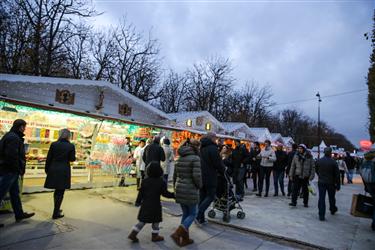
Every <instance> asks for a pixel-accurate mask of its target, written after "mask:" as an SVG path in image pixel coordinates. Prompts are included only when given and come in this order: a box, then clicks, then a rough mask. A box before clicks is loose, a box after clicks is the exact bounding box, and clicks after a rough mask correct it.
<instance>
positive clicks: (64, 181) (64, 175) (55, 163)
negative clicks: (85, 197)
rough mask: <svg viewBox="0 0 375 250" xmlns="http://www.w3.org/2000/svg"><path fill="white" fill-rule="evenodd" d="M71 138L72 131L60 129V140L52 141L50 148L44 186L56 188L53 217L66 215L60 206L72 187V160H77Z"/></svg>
mask: <svg viewBox="0 0 375 250" xmlns="http://www.w3.org/2000/svg"><path fill="white" fill-rule="evenodd" d="M69 140H70V131H69V130H68V129H62V130H61V131H60V138H59V140H58V141H56V142H54V143H52V144H51V146H50V148H49V150H48V155H47V160H46V165H45V172H46V174H47V178H46V181H45V183H44V187H45V188H50V189H55V192H54V194H53V198H54V209H53V214H52V218H53V219H59V218H62V217H64V215H63V214H62V213H61V210H60V207H61V203H62V201H63V198H64V193H65V189H70V176H71V174H70V162H72V161H75V160H76V155H75V147H74V145H73V144H72V143H70V142H69Z"/></svg>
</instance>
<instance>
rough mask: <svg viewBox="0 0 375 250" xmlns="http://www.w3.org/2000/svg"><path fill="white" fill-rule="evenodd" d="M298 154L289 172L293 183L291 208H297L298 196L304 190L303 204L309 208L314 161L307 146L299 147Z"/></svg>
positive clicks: (301, 145)
mask: <svg viewBox="0 0 375 250" xmlns="http://www.w3.org/2000/svg"><path fill="white" fill-rule="evenodd" d="M297 150H298V152H297V153H296V155H295V156H294V158H293V161H292V165H291V168H290V172H289V178H290V179H291V180H292V181H293V184H294V185H293V194H292V202H291V203H290V204H289V206H293V207H295V206H296V205H297V198H298V194H299V192H300V190H301V188H302V193H303V204H304V206H305V207H308V206H309V205H308V203H309V189H308V185H309V181H311V180H313V179H314V176H315V167H314V159H313V157H312V155H311V153H310V152H309V151H307V148H306V145H305V144H300V145H299V146H298V149H297Z"/></svg>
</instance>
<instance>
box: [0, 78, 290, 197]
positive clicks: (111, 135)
mask: <svg viewBox="0 0 375 250" xmlns="http://www.w3.org/2000/svg"><path fill="white" fill-rule="evenodd" d="M15 119H24V120H26V121H27V123H28V126H27V129H26V132H25V134H26V136H25V144H26V151H27V164H26V166H27V170H26V175H25V178H24V185H23V186H24V191H26V192H34V191H40V190H41V189H42V186H43V181H44V178H45V173H44V164H45V159H46V156H47V152H48V149H49V146H50V144H51V142H53V141H55V140H56V139H57V138H58V131H59V130H60V129H62V128H68V129H69V130H70V131H71V132H72V137H71V138H72V143H74V144H75V146H76V155H77V161H76V162H74V164H73V166H72V187H75V188H84V187H93V186H96V187H104V186H113V185H116V182H117V181H118V178H117V176H118V175H129V174H132V171H133V164H132V160H131V158H130V157H129V154H130V153H129V151H130V150H129V147H130V148H132V149H134V148H135V147H136V146H137V145H138V143H139V141H140V140H141V139H147V138H152V137H153V136H155V135H159V136H162V137H167V138H170V139H171V142H172V147H173V149H175V150H176V149H177V147H178V145H179V144H180V143H181V142H182V141H183V140H185V139H186V138H200V137H201V136H202V135H204V134H205V133H207V132H210V131H211V132H215V133H216V134H217V135H218V137H219V138H220V139H222V140H223V141H224V143H226V144H232V145H233V144H234V140H235V139H240V140H241V141H242V142H243V143H244V144H246V145H247V146H248V147H250V143H251V142H252V141H259V142H261V143H262V142H264V141H265V140H267V139H268V140H271V141H272V142H275V143H276V142H278V143H282V144H283V145H286V146H289V144H291V143H292V139H291V138H284V137H281V135H280V134H277V136H276V135H273V134H271V133H270V132H269V131H268V129H267V128H249V127H248V126H247V125H246V124H245V123H233V122H224V123H222V122H219V121H218V120H217V119H216V118H215V117H214V116H212V115H211V114H210V113H209V112H207V111H201V112H182V113H176V114H166V113H164V112H162V111H160V110H159V109H157V108H155V107H153V106H151V105H150V104H148V103H146V102H144V101H142V100H140V99H138V98H137V97H135V96H133V95H131V94H129V93H127V92H125V91H124V90H122V89H120V88H119V87H117V86H116V85H113V84H109V83H108V82H104V81H91V80H76V79H66V78H51V77H38V76H21V75H8V74H0V137H1V136H3V135H4V134H5V133H6V132H7V131H9V129H10V128H11V126H12V122H13V121H14V120H15ZM126 138H128V139H130V141H131V144H129V145H128V144H126ZM274 139H275V140H276V141H274Z"/></svg>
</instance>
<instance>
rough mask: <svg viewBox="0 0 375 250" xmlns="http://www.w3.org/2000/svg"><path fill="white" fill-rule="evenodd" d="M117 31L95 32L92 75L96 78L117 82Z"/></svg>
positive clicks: (92, 45) (92, 40)
mask: <svg viewBox="0 0 375 250" xmlns="http://www.w3.org/2000/svg"><path fill="white" fill-rule="evenodd" d="M114 36H115V31H114V29H112V28H111V29H109V30H108V31H106V32H99V31H98V32H96V33H94V34H93V36H92V38H91V40H90V43H91V49H90V52H91V53H92V57H93V67H92V76H93V79H94V80H108V81H110V82H112V83H113V82H115V78H116V62H115V61H116V56H117V48H116V44H115V40H114Z"/></svg>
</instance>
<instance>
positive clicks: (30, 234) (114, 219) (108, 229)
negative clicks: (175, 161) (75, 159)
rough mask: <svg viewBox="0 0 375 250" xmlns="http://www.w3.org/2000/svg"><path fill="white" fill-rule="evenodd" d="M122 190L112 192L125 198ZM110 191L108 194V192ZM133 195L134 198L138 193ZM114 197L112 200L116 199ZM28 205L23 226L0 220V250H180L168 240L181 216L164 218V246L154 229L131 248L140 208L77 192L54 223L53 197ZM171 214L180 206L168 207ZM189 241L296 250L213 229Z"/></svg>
mask: <svg viewBox="0 0 375 250" xmlns="http://www.w3.org/2000/svg"><path fill="white" fill-rule="evenodd" d="M123 190H124V188H123V189H114V190H113V193H121V192H120V191H123ZM125 190H127V189H125ZM107 191H108V190H107ZM130 193H133V196H134V193H135V192H134V191H133V192H131V190H130ZM112 196H114V195H112ZM23 199H24V206H25V208H26V209H27V210H28V211H35V212H36V213H37V215H36V216H35V217H33V218H32V219H30V220H27V221H24V222H22V223H18V224H16V223H14V220H13V218H12V216H11V215H10V214H8V215H0V221H2V222H5V224H6V226H5V227H4V228H1V229H0V248H1V249H178V248H177V247H176V246H175V245H174V243H173V242H172V240H171V239H170V238H169V237H168V235H169V234H170V233H171V232H172V231H173V230H174V229H175V228H176V226H177V225H178V223H179V217H176V216H174V215H171V214H169V212H168V211H166V212H165V213H164V222H163V224H162V229H161V234H162V235H164V236H167V237H166V241H164V242H161V243H152V242H151V241H150V236H151V229H150V228H149V227H146V228H145V229H144V231H142V232H141V233H140V236H139V238H140V241H141V243H140V244H132V243H130V242H129V241H128V240H127V238H126V236H127V235H128V233H129V231H130V229H131V227H132V225H133V224H134V223H135V222H136V215H137V211H138V209H137V208H135V207H134V206H132V205H129V204H127V203H126V202H119V201H117V200H116V199H114V198H109V196H107V195H103V194H99V193H98V190H76V191H69V192H67V193H66V198H65V201H64V203H63V209H64V212H65V214H66V215H67V216H66V217H65V218H64V219H62V220H58V221H52V220H51V219H50V216H51V214H50V212H51V210H52V193H42V194H32V195H25V196H24V197H23ZM170 204H171V205H170V211H172V210H173V211H177V210H178V209H177V208H178V207H177V206H176V205H174V203H170ZM191 236H192V238H193V239H195V241H196V244H194V245H192V246H190V247H189V248H191V249H233V248H238V249H263V250H266V249H296V248H299V246H298V245H291V244H285V243H284V242H280V241H273V240H272V239H269V238H264V237H261V236H254V235H251V234H248V233H243V232H240V231H238V230H234V229H231V228H226V227H221V226H218V225H215V224H210V225H207V226H206V227H204V228H199V227H197V226H195V225H193V226H192V230H191Z"/></svg>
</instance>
